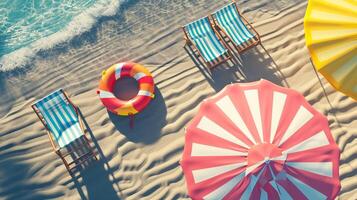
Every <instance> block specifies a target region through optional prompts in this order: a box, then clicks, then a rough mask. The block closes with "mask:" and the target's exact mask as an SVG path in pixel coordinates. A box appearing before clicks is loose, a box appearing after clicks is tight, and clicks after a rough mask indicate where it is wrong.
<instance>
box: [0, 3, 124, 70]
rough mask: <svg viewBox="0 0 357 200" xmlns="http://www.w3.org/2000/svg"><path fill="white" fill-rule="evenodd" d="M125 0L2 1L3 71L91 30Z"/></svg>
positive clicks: (0, 61) (0, 64)
mask: <svg viewBox="0 0 357 200" xmlns="http://www.w3.org/2000/svg"><path fill="white" fill-rule="evenodd" d="M121 2H122V0H0V71H4V70H5V71H6V70H11V69H14V68H16V67H19V66H23V65H25V64H26V63H27V62H28V61H29V60H31V58H32V57H33V56H34V55H36V53H37V52H39V51H40V50H43V49H50V48H52V47H54V46H55V45H57V44H58V43H61V42H66V41H68V40H70V39H71V38H73V36H76V35H80V34H82V33H83V32H85V31H88V30H89V29H90V28H91V27H92V26H93V24H95V23H96V22H97V19H99V18H100V17H102V16H111V15H114V14H116V11H117V9H118V8H119V6H120V3H121Z"/></svg>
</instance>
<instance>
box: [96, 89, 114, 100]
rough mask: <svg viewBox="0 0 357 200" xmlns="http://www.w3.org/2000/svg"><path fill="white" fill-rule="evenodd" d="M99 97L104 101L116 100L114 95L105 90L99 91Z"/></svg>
mask: <svg viewBox="0 0 357 200" xmlns="http://www.w3.org/2000/svg"><path fill="white" fill-rule="evenodd" d="M99 97H100V98H101V99H104V98H116V97H115V96H114V94H113V93H111V92H108V91H105V90H100V91H99Z"/></svg>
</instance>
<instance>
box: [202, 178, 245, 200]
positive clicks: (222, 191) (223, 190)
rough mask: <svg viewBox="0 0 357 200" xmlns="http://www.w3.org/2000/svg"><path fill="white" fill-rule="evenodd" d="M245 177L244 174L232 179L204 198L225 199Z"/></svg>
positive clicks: (208, 199) (212, 199)
mask: <svg viewBox="0 0 357 200" xmlns="http://www.w3.org/2000/svg"><path fill="white" fill-rule="evenodd" d="M243 177H244V173H240V174H239V175H237V176H235V177H234V178H232V179H231V180H230V181H228V182H226V183H225V184H223V185H221V186H220V187H219V188H217V189H215V190H214V191H212V192H211V193H209V194H207V195H206V196H204V197H203V199H205V200H220V199H223V198H224V197H225V196H226V195H227V194H228V193H229V192H230V191H231V190H232V189H233V188H234V187H235V186H236V185H237V184H238V183H239V182H240V181H241V180H242V179H243Z"/></svg>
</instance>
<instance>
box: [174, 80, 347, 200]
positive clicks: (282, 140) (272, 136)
mask: <svg viewBox="0 0 357 200" xmlns="http://www.w3.org/2000/svg"><path fill="white" fill-rule="evenodd" d="M339 157H340V152H339V149H338V146H337V145H336V143H335V142H334V140H333V138H332V136H331V133H330V130H329V126H328V121H327V119H326V117H325V116H323V115H322V114H320V113H319V112H317V111H316V110H315V109H314V108H313V107H312V106H310V104H309V103H308V102H307V101H306V100H305V99H304V97H303V96H302V95H301V94H299V93H298V92H296V91H294V90H291V89H288V88H283V87H280V86H277V85H275V84H273V83H271V82H269V81H266V80H261V81H258V82H254V83H248V84H232V85H229V86H226V87H225V88H224V89H223V90H222V91H221V92H219V93H218V94H217V95H215V96H213V97H211V98H209V99H206V100H205V101H204V102H203V103H202V104H201V107H200V109H199V112H198V114H197V116H196V117H194V119H193V120H192V122H191V123H190V125H189V126H188V127H187V129H186V143H185V148H184V152H183V157H182V161H181V166H182V168H183V171H184V174H185V177H186V182H187V187H188V193H189V195H190V196H191V198H192V199H214V200H217V199H284V200H289V199H299V200H300V199H334V198H335V197H336V195H337V194H338V192H339V190H340V181H339V173H338V167H339Z"/></svg>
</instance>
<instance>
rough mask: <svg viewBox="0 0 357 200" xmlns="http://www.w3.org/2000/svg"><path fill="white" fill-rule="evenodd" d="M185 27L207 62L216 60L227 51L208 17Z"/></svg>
mask: <svg viewBox="0 0 357 200" xmlns="http://www.w3.org/2000/svg"><path fill="white" fill-rule="evenodd" d="M185 29H186V31H187V33H188V36H189V37H190V39H191V40H192V41H193V43H194V44H195V45H196V47H197V48H198V50H199V51H200V52H201V54H202V56H203V57H204V59H205V60H206V61H207V62H211V61H214V60H216V59H217V58H219V57H220V56H222V55H224V54H225V53H226V52H227V50H226V49H225V48H224V46H223V45H222V44H221V43H220V41H219V40H218V38H217V36H216V35H215V33H214V31H213V30H212V27H211V25H210V21H209V19H208V17H205V18H202V19H199V20H197V21H194V22H192V23H190V24H187V25H186V26H185Z"/></svg>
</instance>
